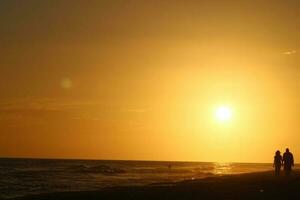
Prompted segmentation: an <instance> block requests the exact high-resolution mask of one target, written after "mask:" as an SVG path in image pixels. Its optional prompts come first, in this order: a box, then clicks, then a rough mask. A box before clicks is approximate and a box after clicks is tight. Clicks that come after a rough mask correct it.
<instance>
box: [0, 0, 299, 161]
mask: <svg viewBox="0 0 300 200" xmlns="http://www.w3.org/2000/svg"><path fill="white" fill-rule="evenodd" d="M299 24H300V1H297V0H285V1H282V0H273V1H262V0H259V1H258V0H253V1H240V0H238V1H224V0H222V1H212V0H209V1H208V0H207V1H205V0H203V1H193V0H190V1H179V0H178V1H176V0H172V1H171V0H166V1H158V0H154V1H143V0H136V1H131V0H126V1H121V0H114V1H109V0H107V1H92V0H91V1H83V0H82V1H72V2H71V1H67V0H65V1H64V0H61V1H50V0H49V1H33V0H28V1H1V2H0V25H1V26H0V55H1V59H0V156H1V157H43V158H87V159H89V158H93V159H135V160H136V159H138V160H193V161H237V162H272V157H273V154H274V152H275V150H277V149H280V150H281V151H283V150H284V149H285V148H286V147H290V149H291V151H292V152H293V153H294V154H295V157H296V161H297V157H299V156H298V155H300V145H299V144H300V131H299V124H300V121H299V117H298V115H299V114H298V113H299V111H300V109H299V98H300V95H299V91H300V90H299V89H300V88H299V87H300V79H299V76H300V71H299V70H300V69H299V66H300V59H299V54H300V29H299ZM219 105H228V106H229V107H230V108H231V109H232V119H231V120H230V121H228V122H226V123H220V122H219V121H218V120H217V119H216V118H215V116H214V112H215V109H216V107H218V106H219Z"/></svg>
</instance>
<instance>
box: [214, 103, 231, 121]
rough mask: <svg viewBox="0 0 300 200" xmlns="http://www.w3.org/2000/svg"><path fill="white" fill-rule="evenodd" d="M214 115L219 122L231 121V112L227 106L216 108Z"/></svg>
mask: <svg viewBox="0 0 300 200" xmlns="http://www.w3.org/2000/svg"><path fill="white" fill-rule="evenodd" d="M215 115H216V118H217V119H218V120H219V121H222V122H225V121H229V120H231V117H232V111H231V109H230V108H229V107H227V106H220V107H218V108H217V110H216V112H215Z"/></svg>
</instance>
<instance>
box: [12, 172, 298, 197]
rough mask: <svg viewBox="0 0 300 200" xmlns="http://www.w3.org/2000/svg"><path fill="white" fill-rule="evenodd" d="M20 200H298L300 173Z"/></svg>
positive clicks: (123, 188)
mask: <svg viewBox="0 0 300 200" xmlns="http://www.w3.org/2000/svg"><path fill="white" fill-rule="evenodd" d="M18 199H19V200H69V199H70V200H71V199H72V200H89V199H90V200H94V199H112V200H114V199H124V200H129V199H130V200H132V199H139V200H140V199H153V200H154V199H155V200H157V199H173V200H176V199H202V200H206V199H207V200H208V199H209V200H212V199H230V200H233V199H243V200H245V199H246V200H247V199H263V200H265V199H300V171H294V172H293V174H291V175H290V176H289V177H286V176H284V175H283V174H282V175H280V176H278V177H276V176H275V175H274V172H259V173H249V174H240V175H228V176H219V177H211V178H206V179H199V180H193V181H184V182H180V183H175V184H174V183H173V184H172V183H165V184H156V185H148V186H128V187H114V188H107V189H103V190H99V191H86V192H64V193H53V194H44V195H36V196H27V197H23V198H18Z"/></svg>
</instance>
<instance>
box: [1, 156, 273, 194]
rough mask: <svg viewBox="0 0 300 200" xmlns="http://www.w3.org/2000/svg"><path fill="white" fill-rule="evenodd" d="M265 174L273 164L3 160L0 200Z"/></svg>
mask: <svg viewBox="0 0 300 200" xmlns="http://www.w3.org/2000/svg"><path fill="white" fill-rule="evenodd" d="M267 170H272V164H255V163H209V162H160V161H109V160H54V159H6V158H2V159H0V177H1V178H0V199H10V198H15V197H20V196H26V195H30V194H42V193H53V192H63V191H90V190H99V189H101V188H105V187H112V186H129V185H146V184H155V183H172V182H178V181H183V180H193V179H199V178H206V177H211V176H220V175H227V174H239V173H247V172H259V171H267Z"/></svg>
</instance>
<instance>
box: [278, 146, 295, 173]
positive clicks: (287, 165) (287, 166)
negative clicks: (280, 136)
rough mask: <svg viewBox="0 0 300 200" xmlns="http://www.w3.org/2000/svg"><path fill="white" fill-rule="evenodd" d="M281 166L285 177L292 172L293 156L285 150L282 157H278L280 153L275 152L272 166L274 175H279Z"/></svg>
mask: <svg viewBox="0 0 300 200" xmlns="http://www.w3.org/2000/svg"><path fill="white" fill-rule="evenodd" d="M282 165H283V169H284V172H285V175H289V174H290V173H291V171H292V166H294V156H293V154H292V153H291V152H290V150H289V149H288V148H287V149H286V151H285V153H284V154H283V156H281V155H280V151H276V153H275V156H274V164H273V166H274V167H275V174H276V175H279V174H280V169H281V166H282Z"/></svg>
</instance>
